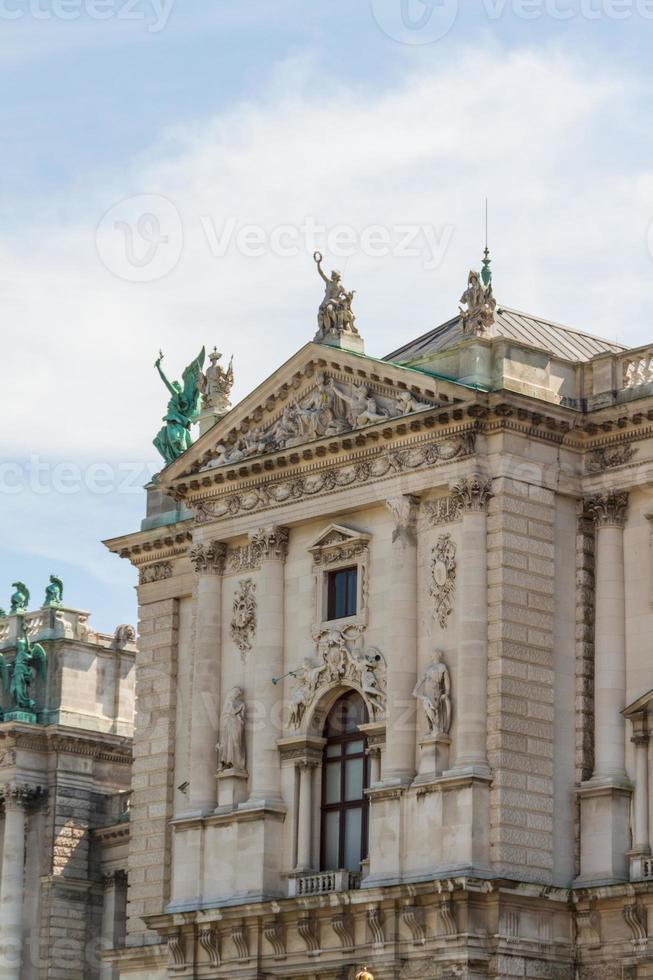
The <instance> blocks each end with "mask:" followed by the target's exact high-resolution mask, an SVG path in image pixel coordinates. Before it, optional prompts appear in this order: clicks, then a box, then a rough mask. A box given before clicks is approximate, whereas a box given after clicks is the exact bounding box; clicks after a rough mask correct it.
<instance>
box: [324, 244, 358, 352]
mask: <svg viewBox="0 0 653 980" xmlns="http://www.w3.org/2000/svg"><path fill="white" fill-rule="evenodd" d="M313 259H314V260H315V264H316V265H317V271H318V273H319V275H320V278H321V279H322V280H323V281H324V283H325V286H326V288H325V292H324V299H323V300H322V302H321V303H320V308H319V310H318V313H317V327H318V330H317V334H316V335H315V341H316V343H318V344H319V343H320V342H321V341H323V340H324V339H325V338H326V337H327V336H328V335H329V334H332V335H333V334H336V335H338V334H343V333H349V334H356V335H358V330H357V329H356V317H355V315H354V312H353V310H352V308H351V307H352V302H353V299H354V294H355V290H353V291H352V292H348V291H347V290H346V289H345V288H344V286H343V285H342V275H341V273H340V272H338V271H337V270H336V269H334V270H333V271H332V272H331V275H330V276H327V275H326V273H325V272H324V270H323V269H322V254H321V253H320V252H315V254H314V255H313Z"/></svg>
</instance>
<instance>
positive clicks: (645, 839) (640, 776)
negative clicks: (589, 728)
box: [631, 713, 651, 855]
mask: <svg viewBox="0 0 653 980" xmlns="http://www.w3.org/2000/svg"><path fill="white" fill-rule="evenodd" d="M631 720H632V723H633V734H632V738H631V742H633V743H634V745H635V833H634V837H635V840H634V843H633V851H636V852H637V853H638V854H640V855H648V854H650V853H651V847H650V843H649V833H648V743H649V734H650V733H649V730H648V725H647V719H646V714H644V713H641V714H638V715H636V716H635V717H634V718H632V719H631Z"/></svg>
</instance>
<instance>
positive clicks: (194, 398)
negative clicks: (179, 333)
mask: <svg viewBox="0 0 653 980" xmlns="http://www.w3.org/2000/svg"><path fill="white" fill-rule="evenodd" d="M162 361H163V352H162V351H159V356H158V357H157V359H156V361H155V363H154V367H155V368H156V370H157V371H158V372H159V377H160V378H161V380H162V381H163V383H164V385H165V386H166V388H167V389H168V391H169V392H170V401H169V402H168V409H167V411H166V414H165V415H164V416H163V423H164V424H163V427H162V428H161V429H160V431H159V433H158V435H157V436H156V438H155V439H154V440H153V443H154V446H155V447H156V449H158V451H159V452H160V453H161V455H162V457H163V459H164V461H165V465H166V466H169V465H170V463H174V461H175V460H176V459H178V458H179V457H180V456H181V455H182V453H184V452H185V451H186V450H187V449H189V448H190V446H192V444H193V440H192V438H191V434H190V427H191V425H192V424H193V422H196V421H197V419H198V417H199V410H200V394H201V384H202V378H203V377H204V375H203V374H202V368H203V366H204V348H202V350H201V351H200V353H199V354H198V356H197V357H196V358H195V360H194V361H192V362H191V363H190V364H189V365H188V367H187V368H186V369H185V371H184V373H183V374H182V382H183V383H180V382H179V381H169V380H168V378H167V377H166V376H165V374H164V373H163V370H162V369H161V362H162Z"/></svg>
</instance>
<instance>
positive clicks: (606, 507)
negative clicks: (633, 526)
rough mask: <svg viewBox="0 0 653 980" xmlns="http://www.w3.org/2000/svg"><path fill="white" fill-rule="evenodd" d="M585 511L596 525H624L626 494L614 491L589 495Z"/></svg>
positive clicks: (626, 507)
mask: <svg viewBox="0 0 653 980" xmlns="http://www.w3.org/2000/svg"><path fill="white" fill-rule="evenodd" d="M585 511H586V513H587V514H588V515H589V516H590V517H591V519H592V520H593V521H594V523H595V524H596V526H597V527H624V525H625V523H626V514H627V512H628V494H627V493H626V492H625V491H616V492H614V493H613V492H611V493H606V494H603V495H597V496H595V497H590V498H589V499H588V500H586V501H585Z"/></svg>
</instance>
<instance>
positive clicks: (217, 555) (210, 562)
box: [189, 541, 227, 575]
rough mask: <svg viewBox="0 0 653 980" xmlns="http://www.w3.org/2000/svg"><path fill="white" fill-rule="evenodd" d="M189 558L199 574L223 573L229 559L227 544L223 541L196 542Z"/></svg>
mask: <svg viewBox="0 0 653 980" xmlns="http://www.w3.org/2000/svg"><path fill="white" fill-rule="evenodd" d="M189 558H190V560H191V562H192V564H193V568H194V569H195V571H196V572H197V574H198V575H222V574H223V572H224V569H225V563H226V560H227V546H226V544H225V543H224V542H223V541H210V542H208V543H207V544H196V545H193V547H192V548H191V549H190V552H189Z"/></svg>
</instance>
